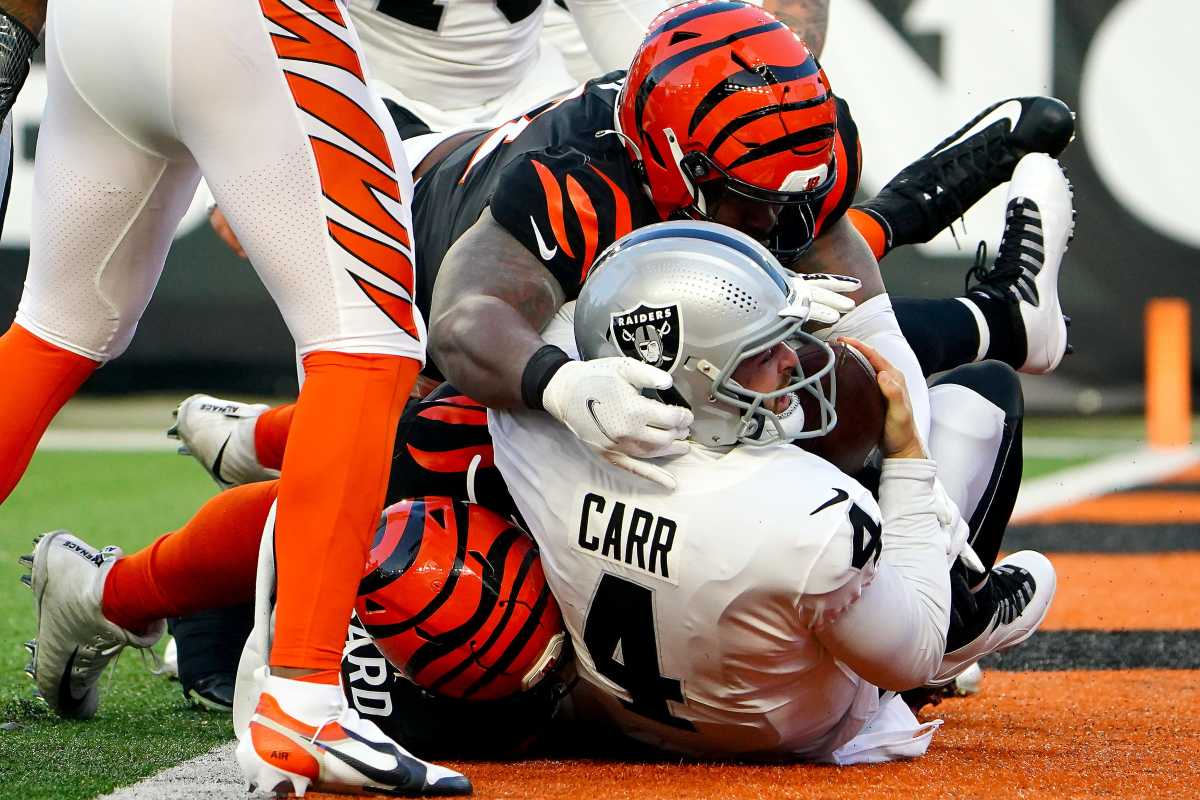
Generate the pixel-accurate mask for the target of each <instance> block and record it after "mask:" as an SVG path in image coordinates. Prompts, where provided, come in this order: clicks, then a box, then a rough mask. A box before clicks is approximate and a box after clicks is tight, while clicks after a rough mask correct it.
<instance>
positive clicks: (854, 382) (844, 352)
mask: <svg viewBox="0 0 1200 800" xmlns="http://www.w3.org/2000/svg"><path fill="white" fill-rule="evenodd" d="M830 347H832V348H833V355H834V368H833V369H832V370H831V371H830V374H829V375H826V376H825V377H824V378H822V379H821V383H822V385H823V386H824V388H825V393H826V395H831V386H830V378H831V377H833V376H836V381H837V386H836V389H837V393H836V396H835V401H834V408H835V409H837V417H838V423H837V425H836V426H835V427H834V429H833V430H832V431H830V432H829V433H827V434H825V435H824V436H820V437H817V438H813V439H800V440H799V441H797V442H796V444H798V445H800V447H802V448H804V449H805V450H807V451H809V452H810V453H813V454H815V455H818V456H820V457H821V458H823V459H825V460H826V461H828V462H830V463H832V464H833V465H834V466H836V467H837V468H838V469H840V470H841V471H842V472H845V473H846V474H848V475H853V474H854V473H856V472H858V471H859V470H861V469H862V468H863V467H864V466H865V465H866V462H867V459H868V458H869V457H870V455H871V452H872V451H873V450H874V449H875V448H876V446H878V444H879V439H880V437H881V436H882V435H883V419H884V415H885V414H886V412H887V406H886V403H885V401H884V399H883V394H882V393H881V392H880V391H879V385H878V384H877V383H876V382H875V370H874V369H873V368H872V367H871V365H870V363H868V362H867V359H866V357H864V356H863V354H862V353H860V352H858V351H857V350H855V349H854V348H853V347H850V346H848V345H844V344H838V343H834V344H830ZM796 355H797V356H799V358H800V366H801V367H802V368H803V369H804V371H805V373H806V374H808V373H810V372H812V371H816V370H818V369H820V367H821V366H822V365H823V364H824V363H825V354H824V351H822V349H821V348H820V347H819V346H818V345H815V344H809V345H806V346H804V347H802V348H800V349H799V350H798V351H797V352H796ZM799 395H800V404H801V407H802V408H803V409H804V418H805V419H806V420H811V423H807V422H806V423H805V428H806V429H808V428H813V429H815V428H816V427H818V425H819V424H820V409H819V408H818V406H817V401H816V399H815V398H814V397H813V396H812V395H810V394H809V393H807V392H800V393H799Z"/></svg>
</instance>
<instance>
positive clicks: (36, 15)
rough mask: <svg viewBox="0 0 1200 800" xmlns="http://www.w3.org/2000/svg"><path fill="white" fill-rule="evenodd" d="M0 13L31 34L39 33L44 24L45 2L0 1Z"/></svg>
mask: <svg viewBox="0 0 1200 800" xmlns="http://www.w3.org/2000/svg"><path fill="white" fill-rule="evenodd" d="M0 11H3V12H4V13H5V14H8V15H9V16H10V17H12V18H13V19H15V20H17V21H18V22H20V23H21V24H22V25H24V26H25V27H26V28H28V29H29V30H30V31H32V32H33V33H37V32H38V31H40V30H41V29H42V26H43V25H45V24H46V0H0Z"/></svg>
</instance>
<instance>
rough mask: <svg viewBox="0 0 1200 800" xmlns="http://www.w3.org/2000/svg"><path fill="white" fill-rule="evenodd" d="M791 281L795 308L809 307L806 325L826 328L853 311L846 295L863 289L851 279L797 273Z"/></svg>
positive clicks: (848, 277) (859, 283)
mask: <svg viewBox="0 0 1200 800" xmlns="http://www.w3.org/2000/svg"><path fill="white" fill-rule="evenodd" d="M789 272H790V270H789ZM788 277H789V278H791V282H792V286H793V287H794V288H795V289H796V299H795V300H794V301H793V305H796V306H800V307H801V308H804V307H806V306H807V309H808V312H807V315H806V316H805V321H806V322H812V323H815V324H817V325H821V326H823V327H824V326H829V325H833V324H834V323H836V322H837V321H838V320H839V319H841V318H842V315H843V314H846V313H848V312H850V311H852V310H853V309H854V301H853V300H851V299H850V298H849V297H846V296H845V295H847V294H849V293H851V292H856V291H858V290H859V289H861V288H862V281H860V280H859V279H858V278H851V277H850V276H848V275H828V274H825V273H823V272H811V273H806V272H794V273H791V274H790V275H789V276H788Z"/></svg>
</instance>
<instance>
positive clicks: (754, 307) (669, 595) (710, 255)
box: [489, 223, 966, 763]
mask: <svg viewBox="0 0 1200 800" xmlns="http://www.w3.org/2000/svg"><path fill="white" fill-rule="evenodd" d="M793 300H794V290H793V289H791V288H790V284H788V283H787V280H786V278H785V277H783V275H782V272H781V271H780V270H779V269H778V267H777V266H775V262H774V260H773V259H772V258H771V257H770V255H769V254H767V253H766V251H765V250H763V249H762V248H761V247H759V246H758V245H757V244H755V243H754V242H753V241H751V240H750V239H749V238H748V237H744V236H742V235H740V234H737V233H736V232H733V231H730V230H729V229H726V228H720V227H719V226H714V225H708V224H704V223H664V224H662V225H656V226H651V227H649V228H644V229H642V230H640V231H637V232H635V233H634V234H632V235H631V236H630V237H627V239H626V240H623V242H622V243H619V244H618V245H616V246H614V248H613V249H612V250H610V253H609V255H608V256H607V257H605V256H602V257H601V258H600V259H599V260H598V261H597V266H596V267H595V268H594V269H593V272H592V274H591V276H590V277H589V280H588V282H587V283H586V284H585V285H584V289H583V293H582V294H581V295H580V298H579V302H578V304H577V307H576V310H575V322H574V333H575V340H576V341H577V342H578V345H579V349H580V351H581V355H582V356H583V357H584V358H585V359H594V358H598V357H601V358H602V357H608V356H617V357H620V356H621V355H622V354H624V355H626V356H628V355H635V356H639V357H640V358H641V359H643V360H646V361H648V363H655V364H658V365H660V366H661V367H662V368H663V369H669V370H670V371H671V372H672V374H673V377H674V379H675V384H674V390H673V391H677V392H678V393H679V397H678V398H677V401H678V402H684V403H687V404H688V405H690V406H691V407H692V408H693V409H694V410H695V411H696V422H695V424H694V426H693V436H692V439H693V444H692V446H691V447H690V449H689V450H688V452H687V453H685V454H683V455H680V456H677V457H674V458H672V459H670V461H669V468H670V470H671V472H672V473H673V474H674V475H675V476H676V478H677V480H678V488H677V489H676V490H675V492H674V493H669V492H666V491H665V490H662V489H659V488H657V487H655V486H654V485H653V484H651V483H649V482H646V481H641V480H639V479H638V478H637V477H634V476H631V475H630V474H629V473H628V472H626V471H624V470H621V469H617V468H615V467H613V466H612V465H611V464H609V463H608V462H607V461H606V460H605V459H604V458H603V457H601V456H599V455H597V454H596V453H595V451H594V450H592V449H591V448H589V447H587V446H586V445H583V444H582V443H581V442H580V441H579V439H578V437H576V436H575V435H574V434H572V433H571V432H570V431H569V430H567V429H566V428H565V427H563V426H562V425H561V424H560V423H558V422H557V421H556V420H554V419H553V418H551V417H550V416H549V415H546V414H540V413H533V412H509V411H492V412H489V427H490V431H491V434H492V438H493V442H494V446H495V460H496V465H497V467H498V468H499V470H500V472H501V474H502V475H503V477H504V480H505V482H506V484H507V486H508V488H509V491H510V492H511V493H512V496H513V499H514V501H515V503H516V506H517V508H518V509H519V511H520V513H521V515H522V517H523V518H524V520H525V522H526V523H527V525H528V527H529V530H530V531H531V533H532V534H533V535H534V537H535V539H536V540H537V542H538V546H539V548H540V551H541V557H542V564H543V566H544V568H545V571H546V576H547V579H548V581H549V583H550V586H551V589H552V590H553V592H554V595H555V597H556V599H557V600H558V602H559V605H560V607H561V609H562V612H563V617H564V620H565V622H566V626H567V628H568V630H569V631H570V634H571V637H572V639H573V642H574V644H575V649H576V653H577V656H578V669H579V674H580V677H581V679H582V680H581V688H582V695H583V696H584V697H583V699H584V700H587V699H592V700H595V701H596V702H597V703H598V705H599V707H600V708H601V709H602V710H603V713H604V715H605V716H607V717H608V718H610V719H611V720H613V721H615V722H616V723H617V724H618V725H619V726H620V727H621V728H622V729H623V730H624V731H625V732H626V733H627V734H629V735H631V736H633V737H635V738H637V739H639V740H642V741H645V742H647V743H650V744H654V745H656V746H660V747H664V748H667V749H673V750H680V751H685V752H689V753H694V754H707V755H726V756H728V755H737V756H745V757H763V758H783V757H799V758H808V759H814V760H829V761H836V762H839V763H855V762H856V761H869V760H884V759H887V758H893V757H898V756H915V755H920V754H921V753H923V752H924V750H925V748H926V747H927V746H928V742H929V738H930V736H931V735H932V729H933V727H936V725H935V724H927V725H925V726H921V725H919V724H918V723H917V721H916V719H915V718H914V717H913V716H912V714H911V712H909V711H908V709H907V707H904V706H903V704H902V703H900V701H899V700H898V698H893V697H890V696H886V695H885V697H884V701H883V706H882V707H881V696H880V695H881V692H880V689H885V690H897V691H898V690H904V689H908V688H912V687H915V686H919V685H922V684H924V683H926V682H927V681H928V680H929V679H930V678H931V677H933V676H934V675H935V673H937V671H938V669H939V667H940V664H941V661H942V656H943V651H944V649H945V642H946V632H947V626H948V623H949V610H950V586H949V579H948V574H947V573H948V567H949V564H950V563H951V561H952V560H953V558H954V557H955V556H956V555H957V550H958V549H959V548H961V544H962V542H963V541H964V540H965V537H966V525H965V523H963V521H962V520H961V518H960V517H959V515H958V513H957V511H956V510H955V508H954V506H953V504H952V503H949V502H948V501H947V500H946V498H945V494H944V492H942V491H941V490H940V488H939V486H938V484H937V481H936V467H935V465H934V463H933V462H932V461H931V460H929V459H928V457H927V455H926V453H925V452H924V450H923V445H922V444H921V440H920V438H919V436H918V435H917V434H916V429H915V427H914V425H913V423H912V416H911V407H910V406H909V405H908V402H907V397H906V394H905V393H904V391H903V388H902V383H901V382H900V379H898V378H897V377H896V376H897V375H898V373H896V372H895V371H894V370H891V369H886V371H885V373H884V374H885V376H886V377H885V382H884V383H881V386H883V387H884V389H885V395H886V394H887V389H888V387H891V395H892V396H891V397H889V400H890V401H891V404H892V406H893V415H892V416H893V417H894V418H895V419H893V420H891V422H890V424H891V425H892V428H890V429H889V433H885V441H884V449H885V451H886V452H888V453H889V454H890V455H889V457H888V458H886V459H885V461H884V464H883V477H882V480H881V484H880V489H879V496H880V499H879V502H878V503H876V501H875V499H874V498H873V497H872V495H871V493H870V492H869V491H868V490H867V489H865V488H864V487H863V486H861V485H860V484H858V483H857V482H856V481H855V480H854V479H852V478H850V477H848V476H846V475H844V474H843V473H841V472H839V471H838V470H837V469H836V468H834V467H833V466H832V465H830V464H828V463H827V462H825V461H823V460H821V459H819V458H817V457H816V456H813V455H811V454H809V453H807V452H805V451H803V450H800V449H799V448H797V447H794V446H792V445H791V444H790V443H789V442H790V440H791V439H793V438H795V437H796V435H797V434H798V433H799V428H797V427H795V426H796V423H797V419H796V418H797V417H798V416H799V414H798V412H797V411H796V410H795V409H796V407H797V406H798V400H797V399H796V395H797V393H802V392H809V393H813V394H814V395H816V396H817V397H818V400H819V401H820V402H827V401H826V399H825V398H824V396H823V394H822V390H821V388H820V384H819V383H818V382H817V381H818V378H819V374H821V373H818V374H817V375H807V376H805V375H802V374H799V373H798V370H795V366H796V361H795V351H794V350H792V349H791V347H790V346H789V345H788V344H787V343H786V342H787V341H788V340H791V339H794V338H795V337H797V336H800V337H804V336H806V334H803V333H801V331H800V326H801V325H802V324H803V323H804V321H805V319H806V318H807V312H808V307H807V305H805V304H794V303H793ZM563 327H564V326H562V325H561V324H560V325H559V326H557V331H553V332H548V334H551V335H553V334H554V333H557V335H559V336H561V335H562V333H563V330H562V328H563ZM568 338H569V331H568ZM809 339H810V341H815V340H811V337H809ZM560 342H561V339H560ZM867 352H868V353H869V354H870V355H871V357H872V358H873V359H875V360H876V363H877V364H878V365H880V366H886V362H883V361H882V360H880V359H879V357H878V356H877V355H875V354H874V353H873V352H872V351H869V350H868V351H867ZM585 365H586V361H585ZM633 366H637V365H636V364H634V365H633ZM764 375H765V376H766V383H767V385H765V386H763V385H761V384H762V382H763V376H764ZM886 381H890V383H887V382H886ZM756 384H757V385H756ZM826 409H828V406H826ZM605 413H606V409H604V408H602V407H596V408H594V409H593V414H594V415H595V416H596V418H597V421H598V423H599V424H600V427H601V428H603V427H604V423H605V421H606V419H605ZM897 420H899V421H897ZM833 422H834V421H833V420H827V421H826V424H825V425H823V426H821V425H819V426H817V427H816V428H814V429H812V431H811V433H819V432H823V431H824V430H827V429H828V427H829V425H830V424H831V423H833ZM889 436H890V439H889ZM698 442H707V443H710V446H702V445H700V444H698ZM868 724H870V725H871V726H872V728H871V734H872V737H871V741H872V742H873V744H872V745H871V746H864V745H863V740H857V741H856V737H859V735H860V734H862V733H863V731H864V728H865V727H867V726H868Z"/></svg>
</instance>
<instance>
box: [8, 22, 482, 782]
mask: <svg viewBox="0 0 1200 800" xmlns="http://www.w3.org/2000/svg"><path fill="white" fill-rule="evenodd" d="M46 39H47V49H46V69H47V76H48V77H47V80H48V96H47V101H46V112H45V118H44V121H43V125H42V127H41V132H40V135H39V142H38V157H37V160H36V163H35V175H34V226H33V232H32V238H31V246H30V263H29V268H28V274H27V277H26V281H25V290H24V293H23V295H22V298H21V303H20V306H19V308H18V310H17V316H16V321H15V323H14V324H13V325H12V327H10V328H9V329H8V331H7V333H5V334H4V335H3V336H2V337H0V387H2V388H0V499H3V498H4V497H5V496H7V494H8V493H9V491H11V489H12V488H13V486H14V485H15V484H16V482H17V480H18V479H19V478H20V476H21V474H22V472H23V471H24V469H25V466H26V465H27V463H28V461H29V457H30V455H31V453H32V452H33V449H34V447H35V445H36V444H37V442H38V440H39V439H40V437H41V435H42V433H43V431H44V430H45V428H46V426H47V424H48V423H49V422H50V420H51V419H52V418H53V416H54V415H55V413H56V412H57V411H58V409H59V408H60V407H61V406H62V404H63V403H64V402H65V401H66V400H67V399H68V398H69V397H70V396H71V395H72V394H73V393H74V391H75V390H76V389H77V388H78V387H79V385H80V384H81V383H83V381H84V380H85V379H86V378H87V377H88V376H89V375H90V374H91V373H92V372H93V371H94V370H95V369H97V368H98V367H99V366H101V365H102V364H103V363H105V362H106V361H108V360H109V359H112V358H115V357H117V356H119V355H120V354H121V353H122V352H123V351H124V349H125V348H126V346H127V345H128V344H129V341H130V339H131V338H132V336H133V333H134V329H135V328H136V325H137V322H138V318H139V317H140V316H141V313H142V311H143V310H144V308H145V307H146V304H147V303H148V302H149V300H150V295H151V293H152V291H153V288H154V284H155V282H156V281H157V279H158V276H159V273H160V271H161V270H162V267H163V262H164V260H165V257H166V252H167V249H168V247H169V246H170V242H171V236H172V233H173V232H174V230H175V228H176V225H177V223H178V221H179V219H180V217H181V216H182V214H183V212H184V210H185V209H186V207H187V205H188V203H189V202H190V200H191V197H192V194H193V192H194V191H195V188H196V184H197V181H198V180H199V178H200V176H201V174H204V175H205V176H206V177H207V179H208V181H209V184H210V185H211V186H212V187H213V189H214V191H215V192H216V195H217V197H218V198H219V199H220V200H221V202H222V205H223V206H224V208H225V210H226V212H227V213H228V214H229V215H230V218H231V219H233V220H234V221H235V223H236V224H237V225H238V227H239V229H240V230H242V231H243V232H244V234H245V239H244V245H245V247H246V250H247V252H248V253H249V254H250V255H251V256H252V257H253V259H254V263H255V265H256V267H257V269H258V271H259V274H260V276H261V277H262V279H263V282H264V283H265V284H266V285H267V287H268V289H269V290H270V291H271V293H272V296H273V297H274V298H275V300H276V302H277V304H278V305H279V308H280V311H281V312H282V314H283V316H284V319H285V320H286V322H287V324H288V326H289V329H290V330H291V333H292V335H293V337H294V338H295V340H296V347H297V350H298V352H299V354H300V356H301V357H302V359H303V366H304V371H305V375H306V380H305V384H304V390H303V392H302V393H301V396H300V399H299V403H298V405H297V407H296V408H297V410H296V415H295V424H296V430H295V432H294V434H295V436H296V438H295V439H294V440H293V442H292V447H291V448H289V456H288V465H287V466H286V467H285V468H284V470H283V472H284V474H285V475H286V477H285V478H283V479H282V481H281V483H280V489H279V493H280V502H279V505H278V513H277V515H276V518H275V521H274V522H275V524H276V526H277V528H278V537H279V538H278V555H279V586H278V590H279V607H278V613H279V624H278V628H277V636H276V638H275V642H274V647H273V649H272V652H271V654H270V657H271V663H272V666H273V671H272V674H271V676H270V677H269V678H268V679H267V683H266V684H265V686H264V687H263V695H262V705H261V706H260V708H259V709H258V715H257V717H256V719H257V721H258V727H257V728H255V729H253V730H252V731H251V733H250V734H248V735H245V736H243V737H242V738H241V741H240V743H239V747H238V760H239V763H240V764H241V766H242V768H243V771H244V773H245V774H246V776H247V779H248V780H249V781H250V782H251V783H252V784H258V785H262V786H264V787H267V788H271V787H275V786H279V785H290V786H293V787H294V788H296V789H297V790H298V791H301V792H302V791H303V790H304V788H305V787H306V786H308V785H310V784H312V785H315V786H318V787H330V786H341V787H347V788H352V787H355V786H358V787H361V786H363V785H365V784H371V785H374V786H382V787H389V788H392V789H395V790H398V791H405V792H413V793H423V792H428V791H434V792H437V793H440V794H446V793H464V792H469V791H470V784H469V782H468V781H467V780H466V779H465V778H464V777H463V776H461V775H458V774H457V773H455V772H453V771H451V770H447V769H444V768H441V767H438V766H436V765H432V764H426V763H425V762H422V761H420V760H418V759H416V758H414V757H413V756H411V755H410V754H408V753H407V752H405V751H403V750H402V749H400V748H399V747H398V746H397V745H396V744H395V743H394V742H392V741H391V740H390V739H388V738H387V737H386V736H385V735H383V734H382V733H381V732H380V731H379V730H378V729H377V728H375V727H374V726H372V725H370V724H369V723H364V722H362V721H361V720H360V719H359V718H358V717H357V715H356V714H355V713H354V712H353V710H352V709H347V707H346V704H345V701H344V699H343V695H342V692H341V689H340V688H339V685H338V669H339V667H340V663H341V652H342V644H343V641H344V637H345V622H346V617H347V615H348V613H349V611H350V609H351V608H352V607H353V604H354V598H355V593H356V587H357V582H358V579H359V577H360V576H361V570H362V565H363V562H364V558H365V555H366V553H367V552H368V549H369V546H370V536H371V532H372V530H373V528H374V525H375V520H376V519H377V517H378V513H379V510H380V509H381V508H382V501H383V491H384V486H385V483H386V475H387V463H388V459H389V456H390V453H391V446H390V440H391V437H392V436H393V434H394V431H395V426H396V423H397V420H398V418H399V415H400V412H401V409H402V406H403V403H404V399H405V398H406V397H407V395H408V393H409V390H410V388H411V387H412V385H413V381H414V379H415V377H416V375H417V373H418V372H419V370H420V368H421V366H422V364H423V363H424V356H425V346H424V339H425V331H424V322H423V319H422V316H421V313H420V312H419V311H418V310H417V309H416V308H415V306H414V303H413V296H414V293H415V287H414V283H413V269H412V258H413V252H412V246H413V245H412V234H411V221H410V211H409V208H410V199H411V174H410V171H409V167H408V165H407V163H406V162H405V160H404V152H403V150H402V148H401V147H400V145H399V140H398V138H397V137H396V135H395V132H394V129H393V128H392V127H391V125H390V121H389V120H387V115H386V111H385V110H384V107H383V105H382V103H381V101H380V99H379V98H378V96H377V95H375V93H374V92H373V91H372V90H371V89H370V88H369V87H368V86H367V84H366V80H365V73H364V71H363V68H362V60H361V58H360V55H359V45H358V41H357V37H356V35H355V32H354V29H353V27H352V25H351V23H350V21H349V19H348V17H347V12H346V8H345V5H344V3H343V2H342V0H260V2H258V3H225V4H221V5H220V7H219V9H216V10H214V8H213V7H212V4H210V3H205V2H200V0H119V1H118V0H104V1H103V2H101V1H100V0H55V2H54V3H53V4H52V5H51V6H50V7H49V14H48V23H47V34H46ZM114 41H120V42H121V43H122V46H121V47H118V48H114V47H113V46H112V42H114ZM335 532H336V535H335ZM314 558H315V559H316V560H317V561H318V563H320V564H321V565H322V569H321V571H320V573H319V575H318V576H317V579H316V581H317V582H316V583H315V584H314V582H313V580H314V576H313V574H312V572H311V570H310V563H311V562H310V561H309V559H314ZM29 561H30V563H31V565H32V567H33V570H32V575H31V583H32V588H33V589H34V593H35V597H36V601H37V607H38V638H37V652H36V659H35V663H34V675H35V678H36V680H37V684H38V687H39V689H40V690H41V692H42V695H43V696H44V697H45V698H46V699H47V701H48V702H49V703H50V705H51V707H52V708H54V710H55V711H56V712H57V713H59V714H61V715H62V716H66V717H80V718H86V717H88V716H91V715H92V714H93V713H94V712H95V709H96V702H97V690H96V686H95V682H96V679H97V678H98V676H99V673H100V672H101V671H102V670H103V667H104V665H105V664H106V663H107V661H108V660H109V659H110V658H111V656H112V654H113V652H115V650H114V645H115V644H116V643H119V642H123V641H126V639H127V638H128V637H132V638H133V639H134V640H136V641H137V642H139V643H148V642H152V641H153V640H155V639H157V638H158V636H159V635H160V634H161V630H162V626H161V624H154V625H149V626H145V627H141V628H137V629H134V630H133V631H132V632H113V631H112V630H110V629H108V628H102V627H101V628H98V627H96V620H95V619H94V618H92V617H89V616H87V615H86V614H81V613H77V611H78V608H79V604H80V603H83V604H84V605H86V598H87V597H90V593H91V592H92V591H93V590H95V589H96V587H97V586H98V585H99V581H101V580H102V576H103V574H104V573H105V572H106V571H107V568H108V566H109V560H108V559H107V558H106V556H105V555H104V554H100V553H94V552H90V551H87V550H81V549H80V548H79V547H77V546H75V545H74V544H73V543H72V541H71V540H70V539H69V537H64V536H62V535H56V534H51V535H49V536H47V537H45V538H43V539H42V540H41V541H40V543H39V545H38V547H37V549H36V551H35V553H34V554H33V556H32V557H31V558H30V559H29ZM110 635H111V636H112V637H115V638H109V637H110ZM314 739H319V740H320V743H321V745H322V746H323V749H322V748H316V747H314V744H313V740H314ZM364 761H365V762H367V763H370V764H371V765H372V766H370V767H368V768H363V769H359V768H357V767H355V766H354V764H359V765H360V766H361V765H362V764H363V763H364Z"/></svg>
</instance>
